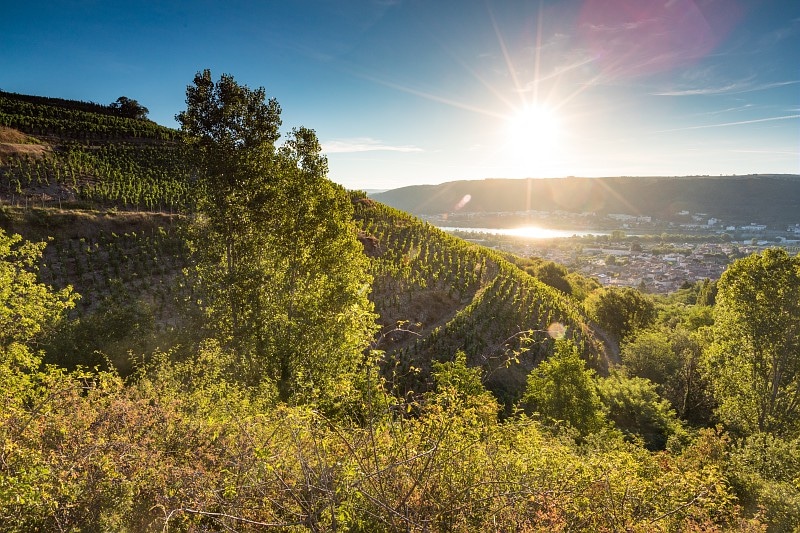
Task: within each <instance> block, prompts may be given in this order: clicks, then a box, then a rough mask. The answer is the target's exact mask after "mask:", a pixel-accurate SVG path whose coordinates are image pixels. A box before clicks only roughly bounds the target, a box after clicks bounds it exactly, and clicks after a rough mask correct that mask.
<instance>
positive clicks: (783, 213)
mask: <svg viewBox="0 0 800 533" xmlns="http://www.w3.org/2000/svg"><path fill="white" fill-rule="evenodd" d="M373 198H374V199H375V200H377V201H380V202H383V203H385V204H387V205H390V206H392V207H395V208H397V209H401V210H403V211H407V212H409V213H413V214H415V215H427V214H441V213H451V212H455V211H459V212H464V213H479V212H509V211H527V210H538V211H556V210H562V211H568V212H576V213H582V212H594V213H597V214H608V213H624V214H630V215H645V216H652V217H654V218H658V219H661V220H671V219H673V218H674V217H675V215H676V214H677V213H678V212H680V211H689V212H690V213H706V214H708V215H709V216H714V217H717V218H720V219H724V220H726V221H728V222H730V223H742V224H746V223H750V222H753V221H759V222H760V223H762V224H768V225H770V226H773V227H778V228H780V229H784V228H785V226H786V225H787V224H794V223H797V213H798V212H800V176H796V175H750V176H725V177H707V176H690V177H608V178H575V177H570V178H563V179H527V180H525V179H523V180H508V179H490V180H482V181H452V182H448V183H442V184H440V185H414V186H409V187H403V188H400V189H394V190H391V191H386V192H383V193H378V194H375V195H373ZM465 198H468V199H469V201H467V202H465V201H464V199H465Z"/></svg>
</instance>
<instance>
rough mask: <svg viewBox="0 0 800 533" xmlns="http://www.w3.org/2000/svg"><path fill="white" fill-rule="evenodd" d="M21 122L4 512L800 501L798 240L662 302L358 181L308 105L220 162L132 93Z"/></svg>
mask: <svg viewBox="0 0 800 533" xmlns="http://www.w3.org/2000/svg"><path fill="white" fill-rule="evenodd" d="M204 81H208V82H209V83H213V82H212V81H211V79H210V72H209V71H205V72H204V73H203V74H202V75H201V74H198V77H196V78H195V82H196V83H198V82H200V83H203V82H204ZM220 83H225V84H226V87H227V89H228V90H230V89H233V90H234V91H233V92H234V93H235V94H237V95H238V96H241V97H242V98H237V99H235V100H236V102H235V103H241V102H243V101H247V102H248V105H246V106H243V107H246V108H247V111H246V112H245V113H244V114H245V115H246V116H248V117H249V116H250V113H251V112H252V110H253V109H255V108H258V107H259V105H260V102H258V100H262V99H263V97H264V95H263V93H259V92H253V91H250V90H249V89H247V88H246V87H244V88H242V87H239V86H237V85H236V84H235V82H234V81H233V78H232V77H223V78H221V82H220ZM189 92H190V91H189V90H188V89H187V93H189ZM193 94H194V96H197V95H198V93H197V92H195V93H193ZM204 94H205V95H206V96H207V95H208V94H209V93H204ZM253 96H255V100H256V101H255V102H253V101H252V100H251V98H252V97H253ZM188 100H189V98H188V97H187V101H188ZM203 101H205V100H203ZM196 103H197V102H196V101H195V104H196ZM229 103H230V102H229ZM250 104H254V105H250ZM215 105H216V103H213V102H212V107H214V106H215ZM233 107H234V108H236V106H235V105H234V106H233ZM187 108H190V109H191V108H192V104H188V103H187ZM227 109H230V108H227ZM227 109H226V110H227ZM194 110H195V111H196V108H194ZM265 110H266V111H269V108H265ZM238 111H241V108H239V109H238ZM231 116H233V117H234V121H233V122H234V126H235V127H234V128H233V129H234V130H235V131H234V134H235V133H238V131H239V128H238V126H239V124H240V123H241V121H240V120H238V119H239V118H241V117H240V116H239V115H238V114H237V113H232V114H231ZM182 118H183V119H185V120H186V121H187V122H182V124H183V125H184V128H185V129H184V131H186V134H185V135H186V136H187V139H188V140H190V141H193V142H195V143H199V142H202V141H203V140H204V138H203V137H202V132H197V131H195V132H194V133H192V131H191V129H189V128H186V123H191V119H189V118H187V115H184V116H183V117H182ZM276 118H277V114H274V115H272V118H271V119H269V120H267V121H266V122H268V123H269V124H271V125H273V126H274V125H275V124H276V120H275V119H276ZM0 124H3V126H0V531H13V532H22V531H64V530H70V531H154V532H155V531H167V530H170V531H186V532H199V531H263V530H264V529H275V530H280V531H317V532H327V531H331V532H333V531H363V532H371V531H408V532H411V531H413V532H420V533H421V532H427V531H431V532H432V531H495V530H496V531H531V532H532V531H623V530H624V531H654V530H655V531H793V530H796V529H797V528H798V527H800V512H798V509H800V506H798V505H797V503H798V502H800V490H798V488H797V486H796V485H797V484H796V480H797V479H800V477H798V476H800V463H798V461H797V458H798V457H800V438H798V435H800V424H798V422H797V417H796V411H792V409H796V408H797V407H796V406H797V405H799V404H798V401H797V398H798V392H797V391H800V387H799V386H798V380H799V379H800V377H799V376H798V374H797V373H796V372H793V371H786V372H783V370H785V369H786V368H788V367H786V368H784V369H777V370H776V371H773V369H772V367H771V366H770V364H771V362H772V361H774V360H775V359H776V358H772V359H770V358H769V357H770V356H771V355H772V353H773V352H769V351H768V350H772V349H773V347H776V348H775V349H776V350H777V352H774V353H781V354H786V355H785V357H782V358H781V360H782V361H788V362H789V364H791V365H795V366H796V361H794V359H793V356H792V354H796V353H798V351H797V339H796V336H792V335H786V334H785V332H786V331H797V330H798V316H800V314H799V313H798V304H797V302H798V297H800V289H798V287H800V274H798V272H800V270H798V262H799V261H800V259H799V258H790V257H789V256H788V254H786V253H785V252H784V251H781V250H768V251H766V252H764V253H763V254H762V255H752V256H749V257H747V258H744V259H742V260H740V261H737V262H736V263H734V264H733V265H732V267H731V268H732V269H733V272H732V273H731V274H730V275H728V274H725V275H723V276H722V278H721V280H720V281H719V283H713V282H709V281H708V280H706V281H705V282H704V283H700V284H695V285H692V286H687V287H684V288H683V289H681V291H679V292H678V293H675V294H673V295H670V296H668V297H664V298H655V297H651V296H650V295H644V294H642V293H640V292H638V291H636V290H634V289H628V288H624V289H612V288H606V287H601V286H600V285H599V283H597V282H596V281H595V280H588V279H586V278H583V277H581V276H579V275H577V274H576V273H575V272H568V271H567V270H566V269H565V268H564V267H562V266H560V265H557V264H556V263H552V262H548V261H545V260H538V259H536V258H521V257H516V256H513V255H510V254H505V255H504V254H501V253H499V252H496V251H493V250H490V249H487V248H484V247H481V246H478V245H476V244H472V243H469V242H467V241H464V240H461V239H458V238H456V237H454V236H452V235H449V234H446V233H444V232H442V231H441V230H439V229H437V228H435V227H433V226H432V225H430V224H428V223H426V222H423V221H421V220H419V219H417V218H415V217H414V216H413V215H411V214H408V213H406V212H403V211H400V210H397V209H395V208H393V207H389V206H388V205H386V204H384V203H380V202H377V201H375V200H374V199H371V198H368V197H366V195H365V194H364V193H361V192H351V193H347V192H346V191H344V189H342V188H341V187H338V186H336V185H334V184H332V183H331V182H329V181H328V180H327V178H326V174H325V168H326V167H325V165H324V160H319V159H317V158H316V155H315V154H316V153H317V152H315V146H318V143H317V140H316V137H315V135H314V134H313V132H311V131H309V130H305V131H303V132H302V136H300V137H294V138H293V141H294V142H295V144H294V145H289V146H288V147H287V145H283V146H281V148H280V149H279V151H276V150H273V148H274V147H275V145H274V144H270V143H258V142H254V143H253V144H252V145H248V144H246V143H245V142H239V143H237V142H236V141H235V140H234V141H233V142H229V143H227V142H226V143H224V146H223V148H224V150H223V151H222V152H221V153H223V155H224V156H225V157H223V158H222V159H223V161H222V168H223V169H224V171H223V172H222V173H214V172H212V171H211V170H207V169H206V170H205V172H204V171H203V167H202V163H201V164H197V166H193V164H195V163H196V161H197V160H195V159H192V158H189V157H187V154H188V153H190V152H189V148H187V147H186V146H187V145H184V144H182V143H180V142H178V141H179V140H180V137H181V134H179V133H178V132H176V131H174V130H168V129H166V128H161V127H160V126H157V125H154V124H153V123H151V122H149V121H147V120H143V119H130V118H124V117H119V116H117V115H115V114H114V112H113V110H112V109H109V108H107V106H100V105H98V104H92V103H85V102H70V101H64V100H59V99H49V98H40V97H28V96H22V95H9V94H6V93H4V94H0ZM222 129H224V128H222ZM265 130H266V131H267V132H269V131H271V130H269V128H265ZM259 131H260V132H261V130H259ZM227 133H231V132H230V131H226V132H224V134H223V136H224V135H225V134H227ZM230 139H235V135H232V136H231V137H230V138H226V140H230ZM300 141H302V142H300ZM272 142H273V143H274V141H272ZM187 144H188V143H187ZM231 147H234V148H233V149H232V150H231ZM203 148H206V149H208V147H207V146H206V147H203ZM212 149H213V145H212ZM292 150H295V151H294V152H293V151H292ZM219 153H220V152H217V153H216V155H219ZM231 154H233V157H231V158H229V157H228V156H231ZM193 155H194V156H196V157H198V158H199V160H200V161H203V159H204V158H207V157H208V152H205V153H204V152H202V151H195V152H193ZM236 157H238V158H239V159H238V161H236V162H237V163H238V165H236V164H234V165H232V166H226V165H227V164H228V163H229V162H230V160H231V159H235V158H236ZM205 161H208V159H205ZM269 165H272V166H269ZM265 168H267V169H269V171H268V172H264V169H265ZM231 169H233V171H231ZM229 177H233V178H234V179H232V180H228V179H227V178H229ZM248 180H250V181H248ZM220 182H221V184H222V185H220ZM598 183H600V182H598ZM215 187H218V189H216V190H215ZM225 187H230V189H225ZM199 189H201V190H199ZM253 190H255V191H256V192H257V193H258V194H254V195H252V196H248V195H247V194H242V195H243V196H246V197H247V201H246V202H236V200H237V198H236V197H235V196H236V195H237V194H239V193H242V191H244V193H247V192H251V191H253ZM220 191H222V192H223V193H224V194H219V195H217V196H214V193H219V192H220ZM474 192H476V198H477V199H480V198H481V196H480V194H479V193H478V192H477V191H474ZM228 193H231V194H230V195H229V196H228V195H227V194H228ZM454 194H457V192H454ZM231 197H233V198H231ZM562 200H564V201H566V199H563V198H562ZM226 202H230V203H229V204H228V203H226ZM481 202H483V200H481V201H480V202H478V204H481ZM228 205H231V206H233V207H232V208H231V209H226V207H228ZM476 205H477V204H476ZM481 205H488V204H485V203H484V204H481ZM215 217H216V218H215ZM253 221H255V222H253ZM251 223H252V224H251ZM15 233H18V234H21V235H23V236H24V238H25V240H23V239H22V238H20V237H19V236H18V235H14V234H15ZM37 241H39V242H37ZM234 251H235V253H234ZM234 262H236V266H237V268H238V269H239V270H236V269H234V268H233V266H232V265H233V264H234ZM543 281H546V282H547V283H548V284H545V283H543ZM339 282H341V283H339ZM554 287H560V289H561V290H556V289H555V288H554ZM73 288H74V291H75V292H73V291H72V289H73ZM562 291H563V292H562ZM353 295H354V296H353ZM351 296H353V297H351ZM715 300H716V302H717V303H715ZM298 309H299V310H300V312H298ZM373 310H374V313H373ZM247 313H249V314H247ZM589 317H591V319H590V318H589ZM237 321H238V322H237ZM374 322H377V324H375V323H374ZM240 324H244V326H243V327H240ZM777 325H779V326H780V327H778V326H777ZM751 326H753V327H751ZM287 332H288V334H286V333H287ZM742 338H745V339H747V340H748V342H742ZM620 343H621V346H620ZM757 346H766V347H768V348H767V351H757V350H754V349H752V347H757ZM587 363H588V364H587ZM742 368H744V369H746V370H745V371H741V369H742ZM763 369H767V371H766V372H762V370H763ZM789 370H791V369H789ZM778 375H780V376H786V377H787V379H786V380H784V381H782V382H777V381H774V376H778ZM764 376H766V379H767V381H764V380H763V379H762V378H763V377H764ZM769 380H773V381H769ZM765 383H770V384H771V385H772V388H771V389H770V388H769V387H766V386H765ZM282 386H283V389H282V388H281V387H282ZM775 390H777V391H778V394H775V393H773V394H772V400H775V405H776V408H775V409H774V410H772V411H771V412H770V413H769V414H768V416H765V417H760V418H759V417H758V416H757V410H754V409H753V406H754V405H755V406H756V409H758V408H761V407H763V406H764V405H766V404H767V403H768V402H767V401H763V400H764V399H765V398H766V396H765V394H766V395H768V394H769V391H775ZM722 407H724V409H723V408H722Z"/></svg>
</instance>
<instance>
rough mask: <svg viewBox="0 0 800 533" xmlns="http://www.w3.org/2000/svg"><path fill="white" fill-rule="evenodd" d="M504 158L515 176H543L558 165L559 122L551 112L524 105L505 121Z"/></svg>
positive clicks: (545, 108)
mask: <svg viewBox="0 0 800 533" xmlns="http://www.w3.org/2000/svg"><path fill="white" fill-rule="evenodd" d="M505 137H506V140H505V147H506V150H505V151H506V157H507V158H508V163H509V165H510V166H511V167H512V168H514V169H515V173H520V174H526V175H536V174H538V175H543V174H546V173H549V172H552V171H553V170H554V168H555V167H556V166H557V165H558V163H559V149H560V137H561V121H560V120H559V117H558V114H557V113H556V112H555V110H554V109H552V108H550V107H547V106H544V105H528V106H525V107H523V108H522V109H519V110H518V111H516V112H515V113H514V114H513V115H511V116H510V117H508V118H507V120H506V133H505Z"/></svg>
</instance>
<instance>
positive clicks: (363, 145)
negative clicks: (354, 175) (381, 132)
mask: <svg viewBox="0 0 800 533" xmlns="http://www.w3.org/2000/svg"><path fill="white" fill-rule="evenodd" d="M322 151H323V152H325V153H327V154H346V153H356V152H422V151H423V150H422V148H419V147H418V146H413V145H409V144H404V145H391V144H385V143H384V142H382V141H379V140H377V139H373V138H371V137H356V138H353V139H333V140H331V141H327V142H325V143H323V144H322Z"/></svg>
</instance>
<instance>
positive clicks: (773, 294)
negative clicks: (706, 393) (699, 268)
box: [707, 249, 800, 435]
mask: <svg viewBox="0 0 800 533" xmlns="http://www.w3.org/2000/svg"><path fill="white" fill-rule="evenodd" d="M713 335H714V340H713V343H712V344H711V346H710V348H709V350H708V352H707V356H708V359H707V362H708V374H709V376H710V378H711V379H712V380H713V383H714V391H715V395H716V398H717V401H718V402H719V409H718V414H719V416H720V418H721V419H722V420H724V421H725V422H727V423H728V424H729V425H730V426H731V427H733V428H735V429H737V430H739V431H741V432H744V433H753V432H764V431H768V432H774V433H776V434H782V435H787V434H788V435H797V434H798V432H800V416H798V415H800V257H797V256H795V257H791V256H789V254H787V253H786V251H785V250H781V249H769V250H765V251H764V252H763V253H761V254H754V255H750V256H748V257H745V258H743V259H739V260H738V261H736V262H734V263H732V264H731V265H730V266H729V267H728V269H727V270H726V271H725V273H724V274H723V275H722V277H721V278H720V280H719V284H718V293H717V299H716V306H715V308H714V326H713Z"/></svg>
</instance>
